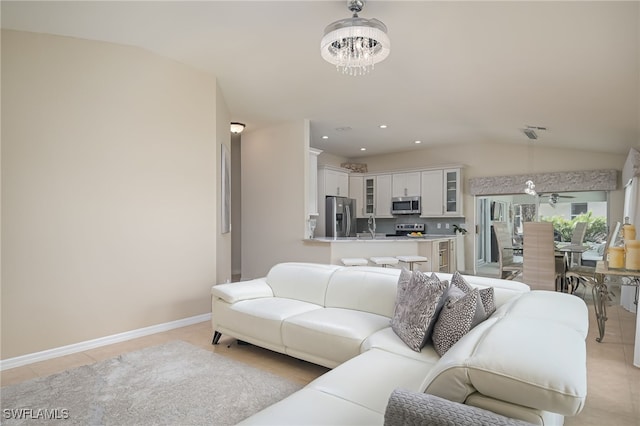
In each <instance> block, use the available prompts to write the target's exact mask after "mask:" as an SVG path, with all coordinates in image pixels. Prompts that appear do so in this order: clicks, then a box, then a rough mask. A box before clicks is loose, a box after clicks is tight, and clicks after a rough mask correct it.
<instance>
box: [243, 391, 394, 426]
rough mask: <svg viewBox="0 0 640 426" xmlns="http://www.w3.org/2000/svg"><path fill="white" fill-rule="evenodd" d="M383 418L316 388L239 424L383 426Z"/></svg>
mask: <svg viewBox="0 0 640 426" xmlns="http://www.w3.org/2000/svg"><path fill="white" fill-rule="evenodd" d="M383 421H384V416H383V415H382V414H380V413H378V412H376V411H373V410H370V409H368V408H366V407H362V406H360V405H357V404H354V403H352V402H351V401H347V400H344V399H342V398H340V397H337V396H335V395H331V394H327V393H324V392H322V391H319V390H316V389H309V388H303V389H301V390H299V391H298V392H296V393H294V394H292V395H289V396H288V397H286V398H285V399H283V400H281V401H279V402H276V403H275V404H273V405H271V406H269V407H267V408H265V409H264V410H262V411H260V412H258V413H256V414H254V415H253V416H251V417H249V418H247V419H245V420H243V421H241V422H240V423H238V425H242V426H248V425H262V426H264V425H274V426H275V425H277V426H301V425H317V426H330V425H335V426H344V425H353V426H360V425H361V426H371V425H382V423H383Z"/></svg>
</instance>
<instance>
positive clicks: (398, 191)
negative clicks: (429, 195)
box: [392, 172, 420, 197]
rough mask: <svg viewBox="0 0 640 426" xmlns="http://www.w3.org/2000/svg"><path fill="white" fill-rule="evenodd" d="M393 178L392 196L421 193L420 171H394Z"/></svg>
mask: <svg viewBox="0 0 640 426" xmlns="http://www.w3.org/2000/svg"><path fill="white" fill-rule="evenodd" d="M392 180H393V188H392V197H414V196H419V195H420V172H408V173H394V174H393V176H392Z"/></svg>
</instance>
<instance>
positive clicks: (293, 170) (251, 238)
mask: <svg viewBox="0 0 640 426" xmlns="http://www.w3.org/2000/svg"><path fill="white" fill-rule="evenodd" d="M308 126H309V123H308V121H305V120H299V121H292V122H287V123H282V124H278V125H274V126H272V127H269V128H263V129H259V130H250V129H247V130H246V131H245V132H244V133H242V278H243V279H251V278H256V277H260V276H264V275H265V274H266V273H267V272H268V271H269V269H270V268H271V267H272V266H273V265H274V264H276V263H278V262H285V261H314V262H320V261H321V259H323V257H321V256H320V250H321V248H320V247H305V246H304V245H303V242H302V239H303V238H304V230H305V226H306V217H305V215H306V200H307V199H308V197H307V187H306V182H307V179H306V177H305V174H306V170H307V165H308V159H307V157H308V147H309V139H308V138H309V136H308V135H309V128H308Z"/></svg>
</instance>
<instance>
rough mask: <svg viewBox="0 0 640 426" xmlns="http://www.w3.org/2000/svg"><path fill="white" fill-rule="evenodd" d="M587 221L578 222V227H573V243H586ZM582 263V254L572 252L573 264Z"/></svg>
mask: <svg viewBox="0 0 640 426" xmlns="http://www.w3.org/2000/svg"><path fill="white" fill-rule="evenodd" d="M587 225H588V223H587V222H578V223H576V227H575V228H573V234H571V245H580V244H582V243H584V236H585V235H586V233H587ZM581 263H582V254H580V253H572V254H571V265H580V264H581Z"/></svg>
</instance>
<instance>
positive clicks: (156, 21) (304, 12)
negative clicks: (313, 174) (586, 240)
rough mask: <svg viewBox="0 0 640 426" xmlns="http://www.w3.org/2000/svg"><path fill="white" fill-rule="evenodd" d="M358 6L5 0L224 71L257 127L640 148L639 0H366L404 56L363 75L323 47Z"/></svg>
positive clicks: (369, 136) (55, 27) (374, 143)
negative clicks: (531, 133) (330, 31)
mask: <svg viewBox="0 0 640 426" xmlns="http://www.w3.org/2000/svg"><path fill="white" fill-rule="evenodd" d="M349 16H350V14H349V11H348V10H347V8H346V1H282V2H274V1H256V2H248V1H227V2H225V1H198V2H190V1H175V2H169V1H141V2H124V1H123V2H108V1H105V2H94V1H86V2H84V1H82V2H81V1H77V2H57V1H44V2H35V1H19V2H11V1H2V2H1V17H2V27H3V28H6V29H15V30H24V31H33V32H42V33H50V34H57V35H64V36H72V37H78V38H84V39H91V40H101V41H107V42H112V43H119V44H125V45H131V46H137V47H141V48H144V49H147V50H149V51H152V52H155V53H157V54H160V55H163V56H166V57H169V58H173V59H175V60H178V61H180V62H183V63H185V64H189V65H191V66H193V67H195V68H198V69H201V70H205V71H207V72H211V73H212V74H213V75H215V76H216V77H217V79H218V84H219V86H220V88H221V91H222V93H223V95H224V98H225V100H226V103H227V105H228V108H229V111H230V114H231V119H232V121H241V122H243V123H246V124H247V130H245V131H246V132H251V131H252V130H255V129H259V128H261V127H264V126H268V125H270V124H271V123H277V122H283V121H289V120H296V119H305V118H306V119H309V120H310V121H311V145H312V146H314V147H317V148H320V149H323V150H325V151H328V152H331V153H334V154H336V155H341V156H345V157H359V156H363V155H377V154H384V153H389V152H397V151H405V150H414V149H419V148H421V147H429V146H434V145H439V144H480V143H484V142H495V143H514V144H527V143H529V139H528V138H527V137H526V136H525V135H524V134H523V132H522V129H523V128H524V127H526V126H527V125H532V126H541V127H546V128H548V130H546V131H538V132H537V133H538V135H539V138H538V140H537V141H536V143H537V144H540V145H545V146H557V147H566V148H575V149H584V150H592V151H596V152H614V153H619V154H626V153H627V152H628V150H629V148H630V147H636V148H637V147H638V146H640V109H639V98H640V27H639V21H640V7H639V2H637V1H622V2H615V1H603V2H582V1H568V2H548V1H517V2H506V1H496V2H484V1H468V2H463V1H368V2H367V3H366V5H365V8H364V10H363V11H362V12H361V13H360V16H362V17H365V18H377V19H379V20H381V21H383V22H384V23H385V24H386V25H387V27H388V28H389V32H388V34H389V37H390V39H391V54H390V56H389V58H387V60H385V61H384V62H381V63H380V64H378V65H376V68H375V70H374V71H373V72H372V73H371V74H369V75H366V76H363V77H350V76H345V75H342V74H340V73H338V72H337V71H336V70H335V68H334V67H333V66H332V65H331V64H329V63H327V62H325V61H324V60H323V59H322V58H321V57H320V51H319V50H320V47H319V45H320V39H321V38H322V35H323V30H324V27H325V26H326V25H328V24H329V23H331V22H333V21H335V20H338V19H342V18H346V17H349ZM381 124H385V125H387V126H388V127H387V128H386V129H381V128H379V125H381ZM322 136H328V137H329V138H328V139H322ZM416 140H419V141H421V142H422V143H421V144H420V145H416V144H415V143H414V142H415V141H416ZM361 148H366V151H361Z"/></svg>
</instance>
